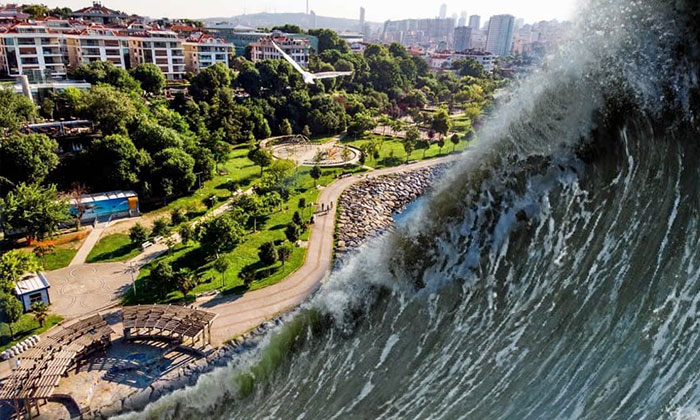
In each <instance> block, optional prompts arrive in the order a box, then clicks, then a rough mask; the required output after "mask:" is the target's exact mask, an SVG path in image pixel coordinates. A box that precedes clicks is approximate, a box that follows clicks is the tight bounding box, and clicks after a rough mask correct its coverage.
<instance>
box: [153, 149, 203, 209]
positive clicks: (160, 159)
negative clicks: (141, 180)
mask: <svg viewBox="0 0 700 420" xmlns="http://www.w3.org/2000/svg"><path fill="white" fill-rule="evenodd" d="M153 161H154V166H155V168H154V170H153V180H154V182H159V184H158V185H159V187H160V188H159V192H160V193H161V194H162V195H163V196H165V197H167V196H168V195H170V194H185V193H186V192H188V191H189V190H190V188H192V187H193V186H194V184H195V182H196V180H197V177H196V175H195V174H194V159H193V158H192V156H190V155H188V154H187V153H186V152H185V151H184V150H182V149H178V148H175V147H170V148H167V149H164V150H162V151H160V152H158V153H156V154H155V155H154V156H153ZM169 189H170V191H169ZM169 193H170V194H169Z"/></svg>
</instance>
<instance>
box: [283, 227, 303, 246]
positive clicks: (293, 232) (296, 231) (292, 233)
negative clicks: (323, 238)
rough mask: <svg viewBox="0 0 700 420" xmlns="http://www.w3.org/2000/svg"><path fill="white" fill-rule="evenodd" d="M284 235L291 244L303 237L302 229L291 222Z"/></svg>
mask: <svg viewBox="0 0 700 420" xmlns="http://www.w3.org/2000/svg"><path fill="white" fill-rule="evenodd" d="M284 235H285V236H286V237H287V239H289V241H290V242H296V241H298V240H299V237H300V236H301V227H300V226H299V225H297V224H296V223H294V222H290V223H289V224H287V228H286V229H285V230H284Z"/></svg>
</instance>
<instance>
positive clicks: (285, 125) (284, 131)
mask: <svg viewBox="0 0 700 420" xmlns="http://www.w3.org/2000/svg"><path fill="white" fill-rule="evenodd" d="M280 134H281V135H283V136H289V135H291V134H292V125H291V124H290V123H289V120H288V119H287V118H285V119H283V120H282V123H281V124H280Z"/></svg>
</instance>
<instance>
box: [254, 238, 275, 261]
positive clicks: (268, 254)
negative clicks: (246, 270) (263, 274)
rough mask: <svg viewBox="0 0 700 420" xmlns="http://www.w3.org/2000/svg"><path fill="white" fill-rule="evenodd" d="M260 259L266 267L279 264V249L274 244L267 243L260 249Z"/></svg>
mask: <svg viewBox="0 0 700 420" xmlns="http://www.w3.org/2000/svg"><path fill="white" fill-rule="evenodd" d="M258 258H260V261H261V262H262V263H263V264H265V265H272V264H274V263H276V262H277V259H278V255H277V248H276V247H275V244H274V243H273V242H265V243H263V244H262V245H260V248H258Z"/></svg>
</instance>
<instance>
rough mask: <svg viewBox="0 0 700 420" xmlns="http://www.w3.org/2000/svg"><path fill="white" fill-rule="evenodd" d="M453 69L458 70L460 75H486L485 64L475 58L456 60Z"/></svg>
mask: <svg viewBox="0 0 700 420" xmlns="http://www.w3.org/2000/svg"><path fill="white" fill-rule="evenodd" d="M452 70H457V72H458V73H459V75H460V76H471V77H477V78H483V77H485V75H486V74H485V71H484V66H482V65H481V63H479V62H478V61H476V60H474V59H473V58H467V59H464V60H457V61H454V62H453V63H452Z"/></svg>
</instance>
